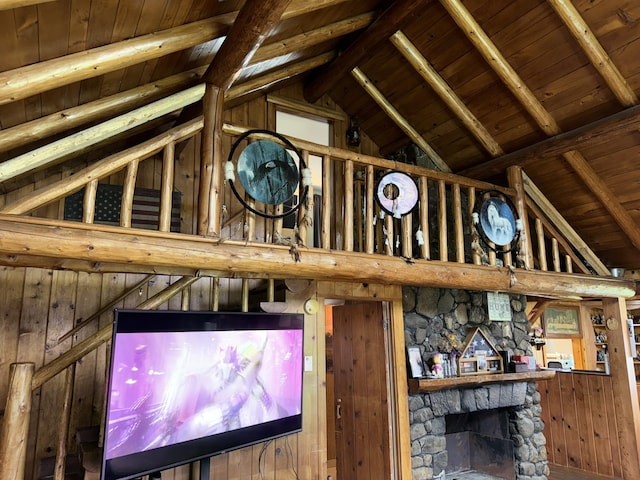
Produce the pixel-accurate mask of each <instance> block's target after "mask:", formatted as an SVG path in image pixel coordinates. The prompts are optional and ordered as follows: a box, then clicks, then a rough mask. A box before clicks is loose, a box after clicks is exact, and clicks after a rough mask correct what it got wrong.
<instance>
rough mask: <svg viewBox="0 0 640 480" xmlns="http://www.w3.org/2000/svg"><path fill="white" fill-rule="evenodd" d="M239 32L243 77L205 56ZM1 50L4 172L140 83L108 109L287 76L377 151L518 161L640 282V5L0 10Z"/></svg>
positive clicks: (58, 1) (440, 2)
mask: <svg viewBox="0 0 640 480" xmlns="http://www.w3.org/2000/svg"><path fill="white" fill-rule="evenodd" d="M265 6H268V8H269V11H271V12H279V11H284V13H282V15H279V16H278V19H276V20H274V21H273V22H272V23H273V25H271V24H267V25H265V24H264V22H270V20H269V18H268V17H269V15H268V14H267V13H268V12H267V13H264V12H262V11H261V10H260V9H261V8H263V9H264V7H265ZM239 12H240V13H239ZM251 13H254V15H251ZM258 13H259V14H258ZM236 19H243V21H245V22H246V21H249V22H254V24H253V25H249V24H246V23H245V24H242V29H244V30H246V31H248V36H251V35H252V34H253V37H254V40H255V42H256V43H255V46H256V47H258V46H259V48H258V49H257V50H256V51H255V54H254V55H253V57H251V58H250V61H249V63H248V64H246V65H244V63H242V61H243V59H242V58H237V59H234V57H233V56H234V52H235V51H236V50H237V49H234V47H233V46H231V45H229V44H227V45H226V48H227V50H226V51H224V48H223V50H221V51H220V55H219V56H217V55H216V54H217V53H218V50H219V49H220V48H221V46H222V45H224V41H225V37H226V35H227V34H229V32H231V31H233V26H234V22H236V21H239V20H236ZM247 19H248V20H247ZM236 27H237V25H236ZM253 27H255V29H254V28H253ZM265 27H269V28H268V30H269V33H268V34H266V35H261V34H260V30H261V29H264V28H265ZM271 27H272V28H271ZM237 29H238V28H236V30H237ZM254 30H255V31H254ZM0 39H1V40H2V44H3V53H2V55H1V56H0V127H1V129H2V130H1V131H0V151H1V152H2V153H1V154H0V160H2V162H3V163H4V162H6V161H7V160H9V159H11V158H13V157H15V156H16V155H19V154H23V153H24V152H28V151H29V150H31V149H33V148H34V147H35V146H38V145H41V144H42V143H43V142H46V141H48V137H51V136H52V135H54V134H58V133H59V132H57V131H56V128H57V129H59V130H62V129H67V128H80V127H82V126H84V125H87V124H89V123H91V122H95V121H97V120H99V119H100V115H103V116H104V115H106V113H102V114H98V113H96V114H95V115H96V116H95V117H91V115H90V114H91V111H94V110H95V111H97V109H95V108H94V107H93V105H94V104H92V107H91V108H85V109H82V110H81V112H82V118H80V115H79V114H78V115H76V113H74V111H73V110H69V109H72V108H73V107H76V106H82V105H85V104H88V103H89V102H97V101H98V100H100V99H104V98H106V97H109V96H113V95H116V94H119V93H120V92H130V91H132V89H135V88H138V87H141V89H140V90H134V91H133V92H135V93H134V94H133V95H130V96H126V95H124V94H123V95H121V97H117V98H121V100H120V102H119V103H118V104H117V106H110V107H109V108H108V109H106V110H105V111H106V112H109V113H110V114H111V115H115V114H117V113H121V112H122V111H123V110H126V109H133V108H135V107H138V106H140V105H141V104H144V103H146V102H148V101H149V99H155V98H157V97H158V96H162V95H168V94H170V93H173V92H175V91H177V90H179V89H183V88H185V87H186V86H190V85H193V84H195V83H196V82H198V81H199V79H200V77H201V76H202V75H203V74H204V73H205V72H206V70H207V67H208V66H209V65H210V64H211V62H212V61H213V60H214V58H216V61H217V69H216V72H213V73H211V72H209V74H210V75H211V74H213V75H218V76H220V75H225V76H226V79H227V80H228V84H229V85H230V86H231V88H230V89H229V90H228V91H227V96H228V98H229V100H230V101H236V102H237V101H242V99H243V98H246V95H255V94H262V93H266V92H267V91H269V89H273V88H277V87H278V86H279V85H281V84H282V82H284V81H290V80H291V79H292V78H298V79H300V80H301V81H303V82H304V85H305V96H306V98H307V100H308V101H311V102H315V101H317V100H318V99H320V98H321V97H322V95H324V94H327V95H329V96H330V97H331V98H332V99H333V100H334V101H335V102H337V104H338V105H340V107H341V108H342V109H343V110H344V111H345V112H347V114H349V115H351V116H354V117H357V119H358V121H359V123H360V125H361V127H362V129H363V131H364V132H365V133H366V135H367V136H369V137H370V138H371V139H372V140H373V141H374V142H375V144H376V145H378V146H379V148H380V154H381V155H387V154H389V153H391V152H394V151H396V150H397V149H398V148H400V147H402V146H405V145H407V144H408V143H410V142H414V143H416V144H418V145H419V146H421V147H422V148H423V149H424V150H425V151H427V152H429V153H430V155H431V157H432V160H434V162H435V164H436V165H439V167H440V168H441V169H444V170H450V171H453V172H455V173H460V174H463V175H466V176H471V177H476V178H481V179H488V180H492V181H496V182H498V183H503V182H504V177H503V172H504V169H505V167H507V166H509V165H516V164H519V165H522V166H523V167H524V170H525V173H526V174H527V176H528V178H529V179H530V180H531V182H533V183H534V184H535V185H536V186H537V188H538V189H539V190H540V191H541V192H542V193H543V194H544V195H545V196H546V197H547V198H548V199H549V200H550V202H551V203H552V204H553V205H554V206H555V208H557V210H558V211H559V212H560V214H561V215H562V216H563V217H564V218H565V219H566V220H567V221H568V222H569V224H570V225H572V227H573V228H574V229H575V230H576V232H577V233H578V234H579V235H580V236H581V237H582V238H583V239H584V240H585V241H586V242H587V243H588V244H589V246H590V247H591V248H592V249H593V250H594V251H595V252H596V254H597V255H598V256H599V257H600V258H601V259H602V261H603V262H604V263H605V264H606V265H607V266H609V267H613V266H622V267H625V268H626V269H627V270H628V271H630V270H636V269H638V270H640V229H639V228H638V224H639V221H640V211H639V210H640V169H639V168H637V166H636V163H637V161H638V157H639V155H640V131H638V128H639V125H640V107H638V106H637V104H638V103H639V100H638V94H637V92H640V2H638V1H637V0H573V1H570V0H465V1H464V2H463V1H461V0H396V1H395V2H388V1H382V0H314V1H309V0H246V2H245V1H241V0H220V1H213V0H144V1H142V0H140V1H131V0H53V1H52V0H45V1H43V0H0ZM222 52H224V55H223V54H222ZM236 53H237V52H236ZM238 63H239V64H240V66H237V67H236V65H237V64H238ZM245 63H246V62H245ZM242 65H244V66H242ZM225 66H229V67H230V68H229V71H224V69H225ZM149 84H151V85H153V87H152V88H151V87H149V88H146V89H145V87H142V86H145V85H149ZM142 92H144V93H142ZM114 98H115V97H114ZM63 111H64V114H60V113H58V114H57V115H55V114H56V113H57V112H63ZM69 112H71V113H69ZM48 115H53V116H52V117H50V124H52V125H54V126H51V127H47V129H44V128H43V130H42V131H40V130H38V128H40V125H42V124H43V123H44V121H43V120H40V123H28V122H37V121H38V119H42V118H44V117H46V116H48ZM74 122H77V123H74ZM21 125H22V127H20V126H21ZM36 125H37V126H38V128H36ZM55 125H57V127H56V126H55ZM60 125H64V126H62V127H61V126H60ZM20 128H22V129H20ZM1 167H2V163H0V168H1ZM12 182H15V180H12V181H9V182H4V185H2V188H3V189H4V191H5V192H6V191H9V190H11V188H12V185H14V184H13V183H12Z"/></svg>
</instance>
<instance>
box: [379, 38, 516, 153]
mask: <svg viewBox="0 0 640 480" xmlns="http://www.w3.org/2000/svg"><path fill="white" fill-rule="evenodd" d="M391 42H392V43H393V44H394V45H395V46H396V48H397V49H398V51H399V52H400V53H402V55H403V56H404V57H405V58H406V59H407V60H408V61H409V63H410V64H411V65H412V66H413V68H414V69H415V70H416V71H417V72H418V73H419V74H420V75H421V76H422V78H424V79H425V81H426V82H427V83H428V84H429V85H430V86H431V88H433V90H434V91H435V92H436V93H437V94H438V96H439V97H440V98H441V99H442V101H444V102H445V103H446V104H447V106H448V107H449V109H450V110H451V111H452V112H453V113H454V114H455V115H456V116H457V117H458V118H459V119H460V120H461V121H462V123H463V124H464V125H465V126H466V127H467V129H468V130H469V131H470V132H471V133H472V134H473V135H474V136H475V137H476V139H477V140H478V141H479V142H480V143H481V144H482V146H483V147H484V148H485V150H486V151H487V152H489V153H490V154H491V156H493V157H497V156H498V155H502V154H504V151H503V150H502V147H500V145H499V144H498V142H496V140H495V139H494V138H493V136H492V135H491V134H490V133H489V132H488V131H487V129H486V128H485V127H484V125H483V124H482V123H481V122H480V121H479V120H478V119H477V118H476V116H475V115H474V114H473V113H472V112H471V110H469V108H468V107H467V106H466V105H465V104H464V102H463V101H462V99H461V98H460V97H458V95H456V93H455V91H454V90H453V89H452V88H451V87H450V86H449V85H448V84H447V82H446V81H445V79H444V78H442V77H441V76H440V74H439V73H438V72H437V71H436V69H435V68H433V66H432V65H431V64H430V63H429V61H428V60H427V59H426V58H425V57H424V56H423V55H422V54H421V53H420V51H419V50H418V49H417V48H416V46H415V45H414V44H413V43H411V40H409V38H408V37H407V36H406V35H405V34H404V33H403V32H402V31H400V30H398V31H397V32H396V33H394V34H393V35H392V36H391Z"/></svg>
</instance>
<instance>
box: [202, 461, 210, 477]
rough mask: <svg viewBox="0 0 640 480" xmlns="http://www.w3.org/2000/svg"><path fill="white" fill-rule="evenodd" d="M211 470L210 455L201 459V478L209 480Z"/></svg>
mask: <svg viewBox="0 0 640 480" xmlns="http://www.w3.org/2000/svg"><path fill="white" fill-rule="evenodd" d="M210 472H211V460H210V459H209V457H207V458H203V459H202V460H200V480H209V474H210Z"/></svg>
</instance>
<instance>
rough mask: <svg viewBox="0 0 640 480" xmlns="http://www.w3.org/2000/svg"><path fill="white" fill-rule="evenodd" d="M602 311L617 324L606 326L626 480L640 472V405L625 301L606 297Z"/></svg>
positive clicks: (621, 454) (623, 470) (603, 300)
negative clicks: (612, 326)
mask: <svg viewBox="0 0 640 480" xmlns="http://www.w3.org/2000/svg"><path fill="white" fill-rule="evenodd" d="M602 309H603V312H604V316H605V318H606V319H610V318H612V319H614V320H615V323H616V326H615V327H614V328H612V329H609V328H608V327H607V340H608V346H609V365H610V367H611V386H612V387H613V388H612V390H613V398H614V401H615V404H616V408H615V415H616V421H617V424H618V428H619V431H618V438H619V443H620V457H621V460H622V472H623V478H634V477H636V476H637V475H638V471H640V444H639V442H640V406H639V404H638V390H637V387H636V378H635V371H634V367H633V356H632V354H631V345H630V342H629V334H628V329H627V307H626V302H625V300H624V298H603V299H602Z"/></svg>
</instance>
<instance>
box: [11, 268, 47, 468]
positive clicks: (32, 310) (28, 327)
mask: <svg viewBox="0 0 640 480" xmlns="http://www.w3.org/2000/svg"><path fill="white" fill-rule="evenodd" d="M51 279H52V274H51V272H49V271H47V270H39V269H29V270H28V271H27V273H26V276H25V288H24V292H23V294H22V304H23V306H28V308H23V309H22V315H21V316H20V326H19V332H20V341H19V343H18V355H17V361H20V362H33V363H34V364H35V367H36V370H37V369H38V368H40V367H41V366H42V365H43V363H44V352H45V344H46V339H45V335H46V329H47V313H48V311H49V297H50V294H51ZM31 407H32V409H33V410H32V412H34V413H33V414H32V415H31V419H30V421H29V432H30V434H29V441H28V442H27V465H26V468H25V478H32V476H33V474H34V471H35V465H34V463H33V459H34V458H37V455H36V438H37V432H38V427H39V426H38V415H37V414H36V413H35V412H38V411H39V410H40V390H37V391H35V392H34V393H33V398H32V402H31ZM33 432H36V434H35V435H34V434H33ZM38 453H39V452H38Z"/></svg>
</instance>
